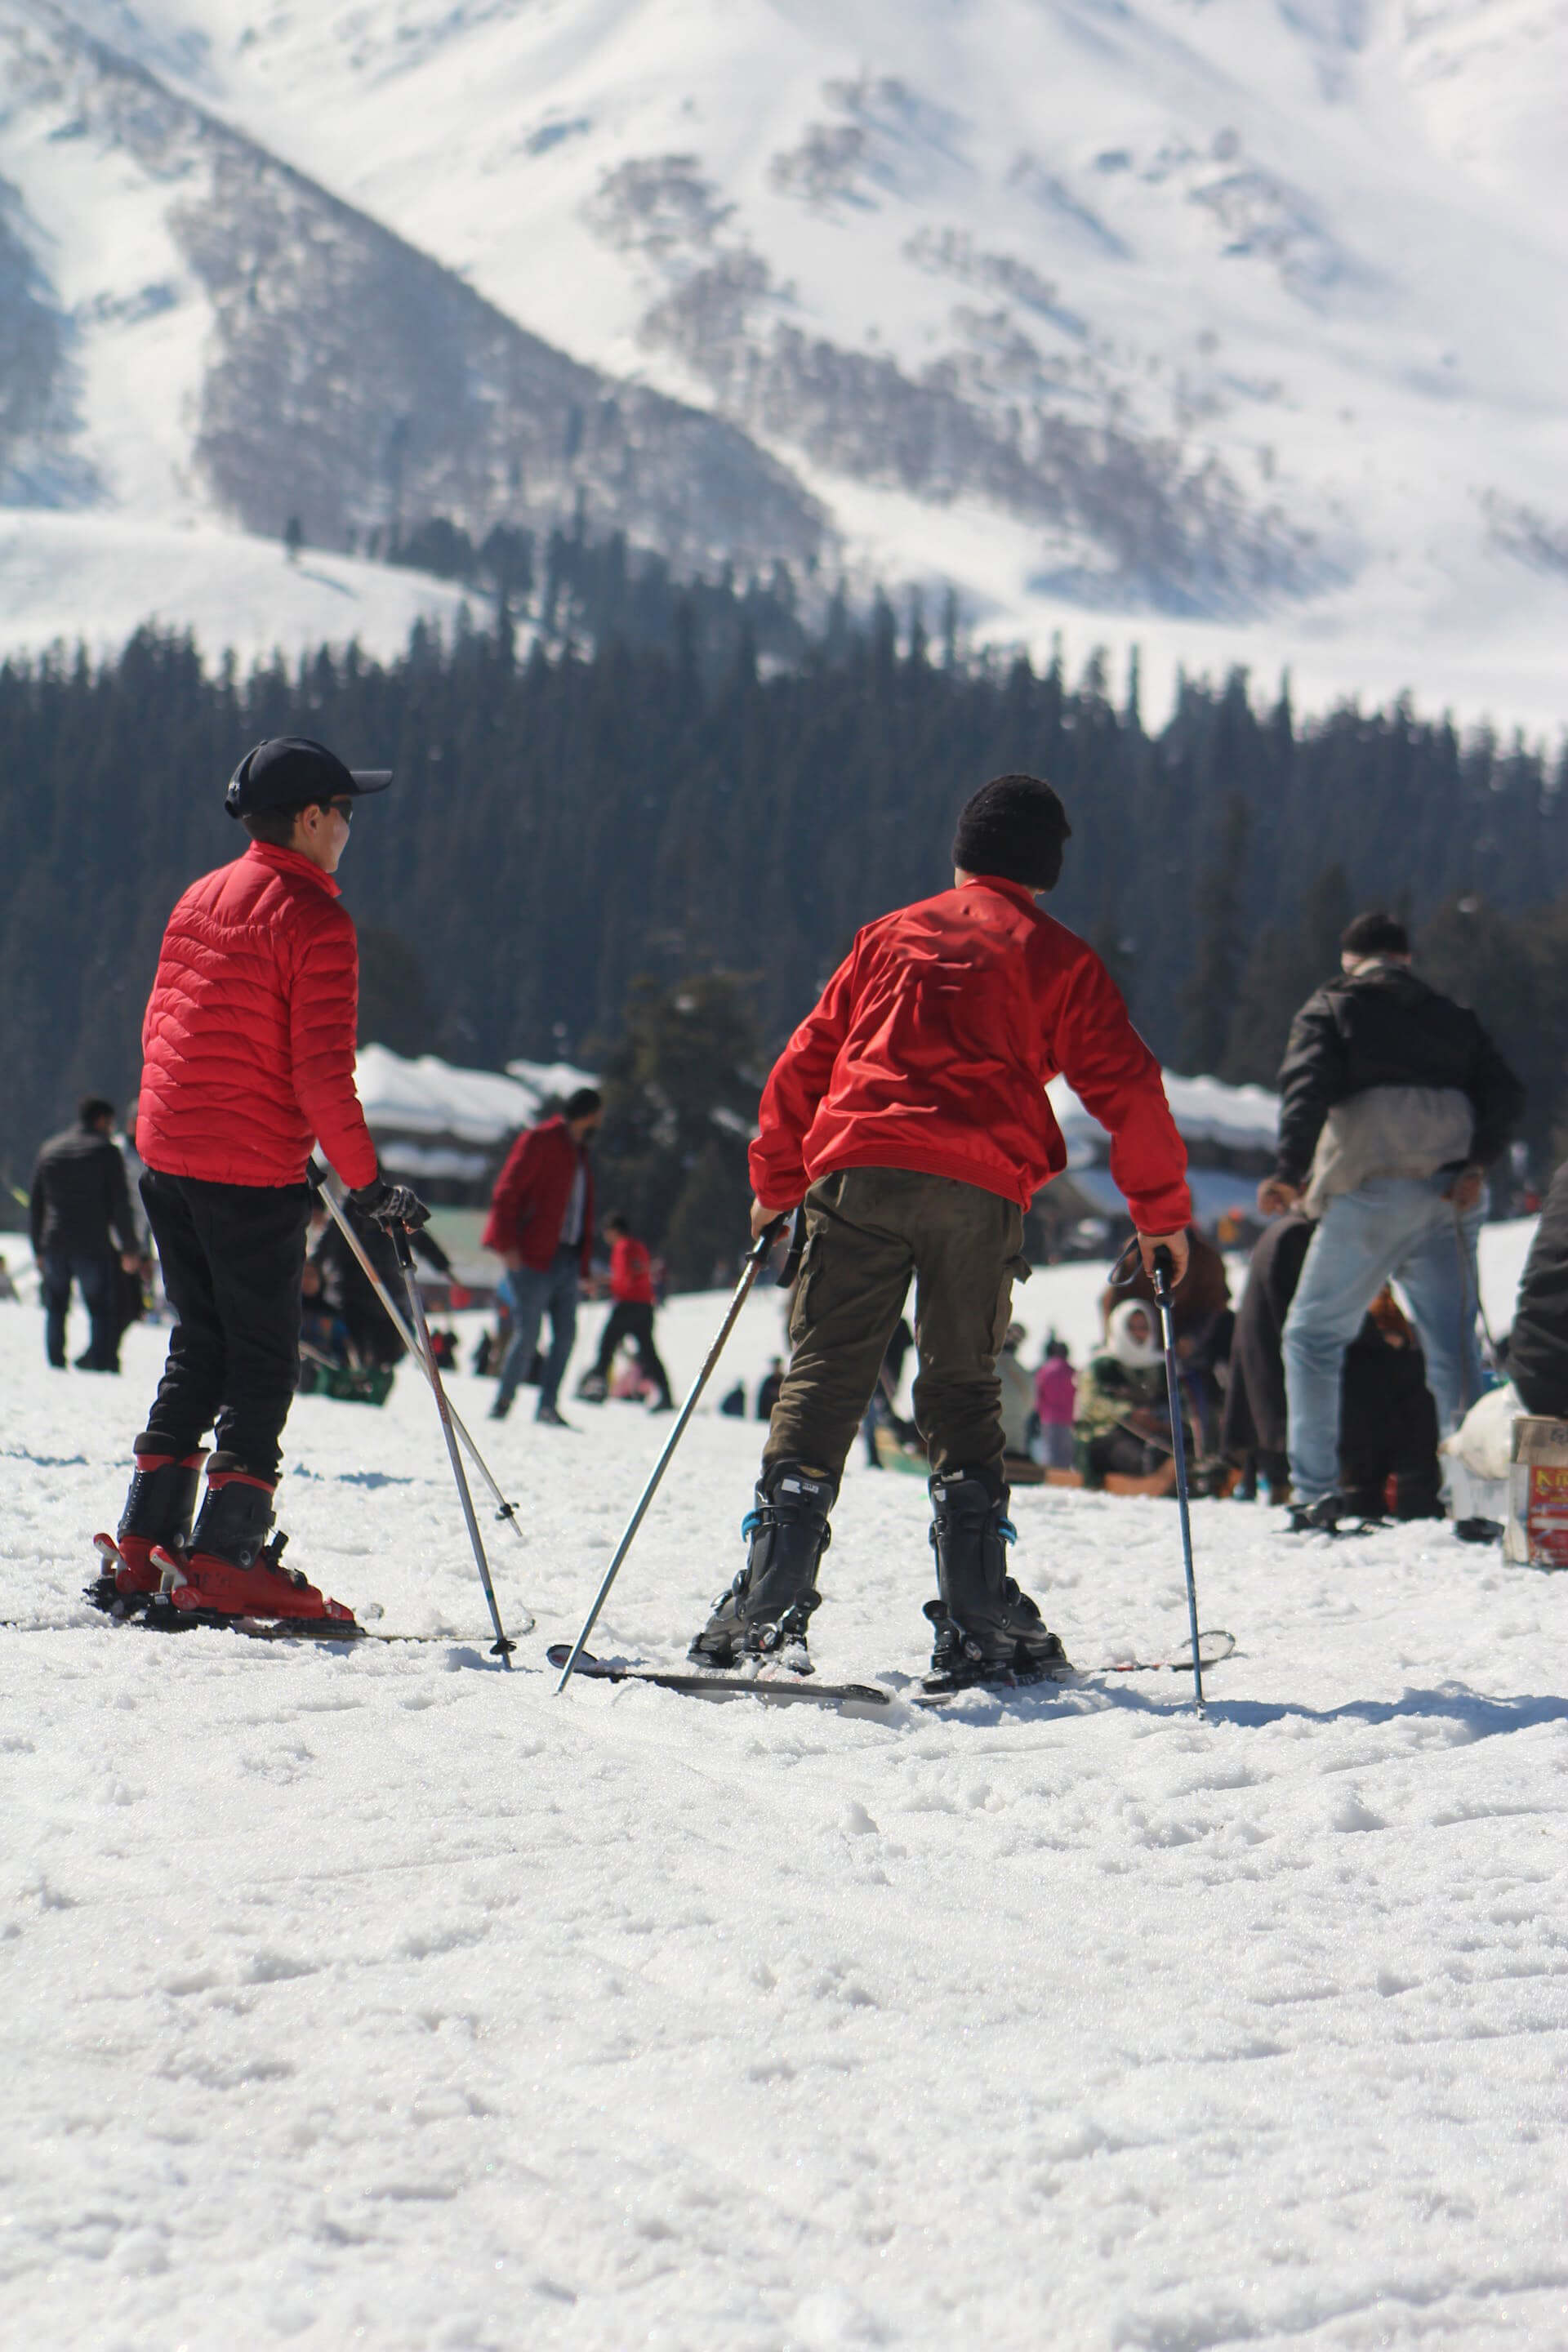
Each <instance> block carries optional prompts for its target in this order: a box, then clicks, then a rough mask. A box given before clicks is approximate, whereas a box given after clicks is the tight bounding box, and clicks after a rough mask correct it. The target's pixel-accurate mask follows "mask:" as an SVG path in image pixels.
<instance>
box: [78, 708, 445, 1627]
mask: <svg viewBox="0 0 1568 2352" xmlns="http://www.w3.org/2000/svg"><path fill="white" fill-rule="evenodd" d="M391 781H392V778H391V774H390V772H388V771H386V770H384V769H375V770H358V771H354V770H350V769H348V768H345V767H344V766H343V764H342V761H341V760H338V759H336V758H335V757H334V756H333V754H332V753H331V751H327V750H326V749H325V748H324V746H323V745H321V744H320V743H313V742H310V741H309V740H306V739H304V738H302V737H282V738H279V739H275V740H271V741H268V742H265V743H260V744H258V746H257V748H256V749H255V750H254V751H251V752H249V753H247V756H246V758H245V759H244V760H242V761H240V764H239V766H238V767H237V770H236V771H235V773H234V776H233V779H232V780H231V782H230V783H229V787H228V792H227V795H226V803H225V805H226V808H227V810H228V814H229V815H230V816H231V817H235V818H237V820H238V821H239V822H240V823H241V824H243V825H244V826H245V827H246V830H247V832H248V833H249V835H250V836H251V843H250V847H249V848H248V849H247V851H246V852H245V853H244V855H243V856H240V857H237V858H236V859H235V860H234V862H233V864H232V865H229V866H221V867H220V868H219V869H218V870H217V871H216V873H213V874H208V875H205V876H204V877H203V878H202V879H201V880H200V881H199V882H194V883H193V884H192V885H191V887H190V888H189V889H188V890H187V891H186V892H185V894H184V898H181V900H180V902H179V904H178V905H177V906H176V907H175V908H174V913H173V914H172V915H171V916H170V918H169V922H168V928H167V929H166V930H165V931H164V934H163V948H162V950H161V952H160V954H159V958H158V971H157V976H156V978H155V979H154V981H153V993H152V996H151V998H150V999H149V1001H148V1005H147V1012H146V1015H145V1018H144V1020H143V1022H142V1055H143V1066H142V1087H141V1095H140V1098H139V1106H138V1111H137V1121H136V1147H137V1150H138V1151H139V1153H140V1154H141V1157H142V1160H143V1161H144V1162H145V1164H146V1173H145V1174H144V1175H143V1177H142V1184H141V1191H142V1202H143V1203H144V1204H145V1207H146V1211H147V1216H148V1221H149V1223H150V1224H151V1225H152V1229H153V1239H154V1241H155V1242H156V1243H157V1245H158V1255H159V1258H160V1260H161V1262H162V1265H163V1286H164V1288H165V1290H166V1291H167V1293H168V1297H169V1302H170V1304H171V1306H172V1307H174V1315H175V1322H174V1331H173V1333H172V1335H171V1337H170V1340H169V1357H168V1362H167V1364H166V1365H165V1367H164V1370H163V1380H162V1381H161V1383H160V1385H159V1389H158V1394H157V1398H156V1401H155V1402H154V1403H153V1409H152V1411H151V1412H150V1413H149V1414H148V1416H147V1426H146V1428H145V1429H144V1430H143V1431H142V1434H141V1435H140V1436H139V1437H138V1438H137V1439H136V1441H135V1457H136V1467H135V1475H133V1477H132V1481H131V1491H130V1493H129V1495H128V1496H127V1497H126V1502H125V1509H124V1512H123V1515H122V1516H121V1522H120V1528H119V1532H118V1535H117V1537H116V1538H115V1539H114V1541H113V1543H112V1544H111V1543H110V1539H109V1538H107V1537H101V1536H100V1537H99V1538H97V1542H98V1545H99V1549H100V1555H101V1556H102V1557H103V1558H104V1559H105V1560H106V1561H107V1562H108V1563H109V1564H110V1569H109V1572H108V1573H106V1574H105V1575H104V1576H102V1577H100V1580H99V1582H98V1585H97V1586H96V1587H95V1588H94V1589H93V1591H92V1595H91V1597H92V1598H93V1599H94V1600H96V1601H99V1602H100V1605H101V1606H103V1607H118V1608H121V1609H124V1608H125V1607H127V1606H131V1607H135V1606H138V1605H145V1601H146V1599H147V1598H148V1597H149V1596H151V1595H152V1594H153V1593H155V1592H157V1591H158V1590H159V1588H160V1584H161V1583H162V1584H163V1586H164V1589H165V1590H166V1591H167V1592H168V1595H169V1598H170V1600H171V1601H172V1602H173V1605H174V1608H176V1609H179V1610H183V1611H185V1612H192V1611H203V1612H218V1613H221V1614H223V1615H227V1616H257V1617H277V1618H310V1619H312V1620H318V1619H321V1618H328V1619H337V1620H340V1621H348V1622H352V1612H350V1611H349V1610H347V1609H345V1608H344V1607H343V1606H342V1603H341V1602H339V1601H326V1600H323V1598H322V1596H321V1593H320V1592H319V1591H317V1590H316V1588H315V1586H314V1585H312V1584H310V1583H307V1581H306V1580H305V1579H304V1578H303V1577H302V1576H296V1575H292V1574H290V1573H289V1571H288V1570H284V1569H283V1568H281V1567H280V1566H279V1562H278V1555H279V1552H280V1551H281V1549H282V1542H283V1539H282V1538H275V1539H274V1541H273V1543H272V1544H270V1545H268V1543H267V1533H268V1528H270V1526H271V1524H272V1498H273V1495H274V1493H275V1491H276V1488H277V1484H278V1473H279V1464H280V1461H281V1454H280V1451H279V1437H280V1436H281V1434H282V1430H283V1424H284V1423H285V1421H286V1420H287V1419H288V1416H289V1404H290V1402H291V1401H292V1399H293V1394H294V1387H295V1382H296V1381H297V1379H298V1376H299V1368H300V1275H301V1272H302V1269H303V1265H304V1260H305V1240H306V1229H307V1225H308V1223H309V1217H310V1186H309V1185H308V1183H307V1182H306V1179H305V1169H306V1163H307V1161H308V1160H309V1159H310V1150H311V1146H312V1144H313V1143H315V1142H316V1141H317V1140H318V1139H319V1140H320V1142H321V1148H322V1150H324V1152H325V1153H326V1156H327V1158H328V1159H329V1160H331V1164H332V1166H333V1167H334V1168H335V1169H336V1170H337V1171H338V1173H339V1175H340V1176H341V1177H342V1180H343V1181H344V1183H345V1184H347V1185H348V1186H350V1187H351V1189H352V1192H353V1200H354V1201H355V1202H356V1203H357V1204H358V1205H359V1206H360V1207H361V1208H362V1209H363V1210H364V1211H365V1212H366V1213H368V1214H370V1215H371V1216H373V1217H374V1218H375V1219H376V1221H377V1222H378V1223H383V1224H385V1225H387V1226H392V1225H395V1224H400V1225H404V1226H416V1225H421V1224H423V1223H425V1222H426V1217H427V1215H428V1211H427V1210H426V1208H425V1207H424V1205H423V1203H422V1202H419V1201H417V1200H416V1198H415V1196H414V1194H413V1193H412V1192H408V1191H407V1190H406V1189H405V1188H404V1187H403V1186H401V1185H389V1184H387V1183H385V1182H384V1181H383V1179H382V1177H381V1175H380V1173H379V1171H378V1170H377V1167H376V1158H375V1147H374V1144H373V1143H372V1141H371V1138H370V1131H369V1129H367V1127H366V1126H365V1123H364V1114H363V1110H362V1109H361V1108H360V1103H359V1097H358V1095H357V1094H356V1093H355V1091H354V1032H355V1022H356V1015H357V1012H358V999H359V951H358V945H357V942H356V940H355V938H354V928H353V923H352V921H351V920H350V919H349V917H348V915H347V913H346V912H345V911H344V909H343V908H342V907H341V906H340V905H339V903H338V886H337V884H336V882H334V881H333V879H332V876H333V874H334V872H335V870H336V868H337V864H338V860H339V859H340V858H341V856H342V853H343V850H344V848H345V847H346V846H347V844H348V838H349V819H350V816H351V814H352V813H353V804H354V802H355V801H356V800H357V799H358V798H359V797H360V796H361V795H362V794H363V793H379V792H384V791H385V789H386V787H387V785H388V784H389V783H390V782H391ZM215 1422H216V1437H217V1450H216V1453H214V1454H213V1456H212V1458H211V1460H210V1461H209V1462H208V1463H207V1480H206V1493H205V1497H204V1499H203V1502H202V1507H201V1512H200V1515H199V1517H196V1519H195V1528H192V1524H191V1522H192V1517H193V1514H194V1513H195V1503H196V1490H197V1487H198V1486H199V1484H200V1480H201V1469H202V1463H203V1460H204V1458H205V1457H204V1454H203V1453H202V1440H203V1438H204V1436H205V1433H206V1432H207V1430H208V1429H209V1428H211V1427H212V1426H213V1424H214V1423H215ZM160 1555H161V1557H160Z"/></svg>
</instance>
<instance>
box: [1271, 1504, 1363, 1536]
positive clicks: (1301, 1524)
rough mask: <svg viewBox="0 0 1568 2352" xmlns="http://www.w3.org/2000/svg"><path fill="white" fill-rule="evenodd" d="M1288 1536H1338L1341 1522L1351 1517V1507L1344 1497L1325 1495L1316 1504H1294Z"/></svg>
mask: <svg viewBox="0 0 1568 2352" xmlns="http://www.w3.org/2000/svg"><path fill="white" fill-rule="evenodd" d="M1289 1508H1290V1518H1289V1525H1288V1526H1287V1528H1286V1530H1285V1532H1286V1534H1287V1535H1292V1536H1332V1535H1338V1533H1339V1530H1340V1521H1341V1520H1342V1518H1346V1517H1349V1516H1350V1506H1349V1504H1348V1503H1347V1502H1346V1501H1345V1498H1344V1496H1342V1495H1324V1496H1321V1497H1320V1498H1319V1500H1318V1501H1317V1502H1315V1503H1292V1504H1291V1505H1290V1507H1289Z"/></svg>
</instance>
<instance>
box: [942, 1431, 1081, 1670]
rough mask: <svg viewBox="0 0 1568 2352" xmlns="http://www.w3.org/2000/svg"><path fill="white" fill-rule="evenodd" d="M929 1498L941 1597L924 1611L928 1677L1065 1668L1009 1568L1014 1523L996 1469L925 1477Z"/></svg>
mask: <svg viewBox="0 0 1568 2352" xmlns="http://www.w3.org/2000/svg"><path fill="white" fill-rule="evenodd" d="M1015 1534H1016V1529H1015V1528H1014V1527H1013V1525H1012V1522H1011V1521H1010V1520H1009V1518H1008V1517H1007V1490H1006V1488H1005V1486H1004V1485H1003V1483H1002V1479H1001V1476H1000V1474H999V1473H998V1472H996V1471H995V1470H993V1469H984V1470H954V1471H950V1472H948V1473H947V1474H946V1475H945V1476H942V1477H936V1478H933V1479H932V1480H931V1549H932V1550H933V1551H934V1552H935V1554H936V1581H937V1592H938V1596H939V1597H938V1598H937V1599H936V1600H935V1601H931V1602H928V1604H927V1607H926V1612H925V1613H926V1615H927V1616H928V1617H929V1618H930V1619H931V1623H932V1624H933V1625H934V1626H935V1627H936V1641H935V1643H934V1646H933V1649H932V1654H931V1674H932V1675H933V1677H937V1676H942V1677H945V1676H947V1675H955V1676H956V1677H957V1678H958V1679H961V1680H967V1681H982V1680H984V1679H985V1678H986V1677H987V1676H990V1675H1001V1676H1009V1675H1010V1676H1013V1677H1018V1676H1028V1675H1042V1674H1051V1673H1056V1672H1059V1671H1060V1670H1061V1669H1062V1668H1064V1667H1066V1666H1067V1664H1068V1655H1067V1653H1066V1651H1065V1650H1064V1649H1063V1648H1062V1645H1061V1643H1060V1642H1059V1641H1058V1639H1057V1636H1056V1635H1055V1634H1054V1633H1052V1632H1051V1631H1050V1630H1049V1628H1048V1627H1047V1624H1046V1622H1045V1620H1044V1619H1043V1618H1042V1617H1041V1615H1040V1612H1039V1609H1038V1607H1037V1604H1036V1602H1035V1601H1032V1600H1031V1599H1030V1597H1029V1595H1028V1594H1027V1593H1026V1592H1025V1591H1021V1590H1020V1589H1019V1587H1018V1586H1017V1585H1016V1584H1015V1582H1014V1581H1013V1579H1012V1578H1011V1577H1010V1576H1009V1575H1008V1573H1007V1546H1008V1545H1009V1544H1010V1543H1011V1542H1012V1541H1013V1540H1014V1537H1015Z"/></svg>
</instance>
